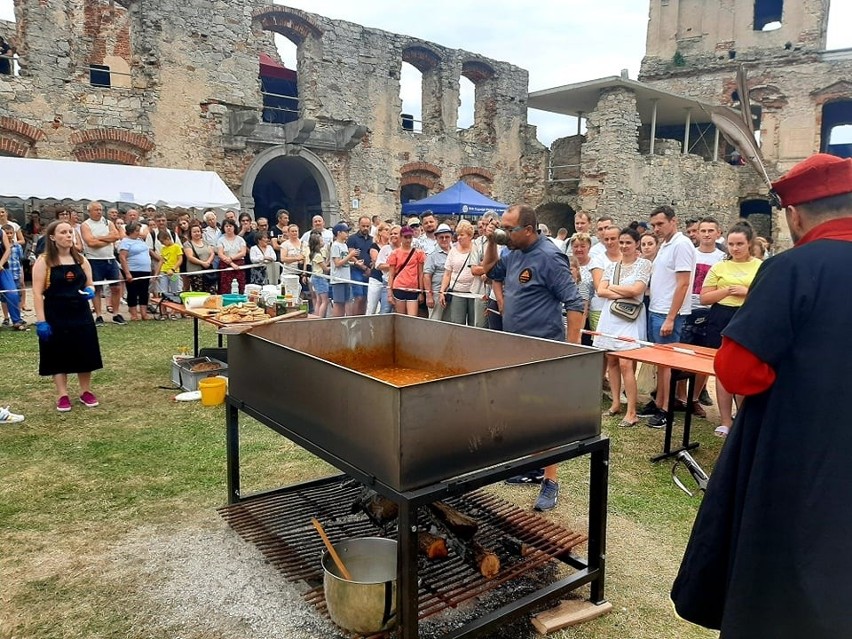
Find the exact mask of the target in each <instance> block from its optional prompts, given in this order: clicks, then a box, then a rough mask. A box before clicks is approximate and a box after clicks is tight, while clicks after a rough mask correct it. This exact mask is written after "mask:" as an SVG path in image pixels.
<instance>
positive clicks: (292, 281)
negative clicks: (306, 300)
mask: <svg viewBox="0 0 852 639" xmlns="http://www.w3.org/2000/svg"><path fill="white" fill-rule="evenodd" d="M281 288H282V293H283V294H284V296H285V297H286V296H288V295H289V296H290V297H291V298H292V299H294V300H295V299H298V298H299V293H301V292H302V285H301V284H300V283H299V276H298V275H282V276H281Z"/></svg>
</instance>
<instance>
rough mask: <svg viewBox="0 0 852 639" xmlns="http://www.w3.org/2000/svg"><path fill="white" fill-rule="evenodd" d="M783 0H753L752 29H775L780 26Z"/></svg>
mask: <svg viewBox="0 0 852 639" xmlns="http://www.w3.org/2000/svg"><path fill="white" fill-rule="evenodd" d="M783 17H784V0H754V30H755V31H775V30H776V29H780V28H781V26H782V25H781V22H782V18H783Z"/></svg>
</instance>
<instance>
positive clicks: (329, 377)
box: [228, 315, 603, 491]
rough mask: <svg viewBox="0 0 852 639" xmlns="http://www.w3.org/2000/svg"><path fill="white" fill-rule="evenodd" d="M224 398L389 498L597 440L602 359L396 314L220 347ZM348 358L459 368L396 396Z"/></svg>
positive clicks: (316, 323) (286, 326)
mask: <svg viewBox="0 0 852 639" xmlns="http://www.w3.org/2000/svg"><path fill="white" fill-rule="evenodd" d="M228 346H229V348H228V362H229V367H230V387H229V394H230V396H231V398H232V399H234V400H236V401H238V402H243V403H245V404H246V405H247V406H250V407H251V408H253V409H254V410H257V411H259V412H260V413H262V414H264V415H267V416H269V417H271V418H272V419H274V420H275V421H277V422H279V423H282V424H284V425H285V426H287V427H288V428H290V429H291V430H294V431H296V432H297V433H298V434H299V435H301V436H303V437H305V438H308V439H309V440H310V441H312V442H313V443H315V444H317V445H319V446H321V447H322V448H324V449H325V450H327V451H330V452H331V453H333V454H334V455H336V456H338V457H340V458H342V459H344V460H346V461H348V462H349V463H350V464H352V465H354V466H356V467H357V468H359V469H361V470H362V471H364V472H365V473H366V474H368V475H372V476H374V477H376V478H377V479H378V480H380V481H382V482H384V483H385V484H387V485H389V486H391V487H393V488H394V489H396V490H400V491H404V490H412V489H415V488H419V487H422V486H425V485H428V484H431V483H434V482H437V481H441V480H444V479H448V478H451V477H455V476H458V475H461V474H464V473H467V472H471V471H474V470H479V469H482V468H485V467H488V466H491V465H494V464H498V463H501V462H505V461H508V460H512V459H516V458H518V457H522V456H524V455H528V454H531V453H535V452H539V451H542V450H545V449H547V448H550V447H553V446H556V445H560V444H566V443H570V442H573V441H577V440H581V439H586V438H589V437H593V436H595V435H598V434H600V397H601V369H602V364H603V352H602V351H598V350H596V349H591V348H585V347H582V346H575V345H571V344H566V343H562V342H553V341H550V340H542V339H537V338H531V337H523V336H520V335H512V334H509V333H499V332H494V331H489V330H484V329H476V328H470V327H467V326H459V325H456V324H449V323H447V322H436V321H433V320H426V319H420V318H415V317H406V316H401V315H378V316H365V317H352V318H341V319H322V320H302V321H299V322H288V323H280V324H272V325H268V326H262V327H258V328H256V329H254V330H253V331H252V332H250V333H246V334H243V335H235V336H232V337H230V338H229V341H228ZM341 354H344V355H346V356H347V357H348V359H349V360H351V364H352V365H354V366H355V368H357V364H358V361H359V360H361V359H364V360H369V361H371V362H373V363H376V362H378V361H379V360H383V361H384V362H385V363H386V364H387V365H396V366H405V367H411V368H427V369H428V368H430V367H434V368H438V369H441V370H446V369H452V370H463V371H467V372H465V373H463V374H457V375H451V376H449V377H445V378H442V379H437V380H434V381H430V382H423V383H419V384H413V385H410V386H403V387H397V386H394V385H392V384H389V383H386V382H383V381H379V380H377V379H374V378H372V377H370V376H368V375H365V374H363V373H359V372H358V371H357V370H354V369H353V368H350V367H347V366H342V365H340V364H336V363H334V362H332V361H329V358H332V359H337V360H338V361H339V360H340V357H341Z"/></svg>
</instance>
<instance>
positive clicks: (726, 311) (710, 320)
mask: <svg viewBox="0 0 852 639" xmlns="http://www.w3.org/2000/svg"><path fill="white" fill-rule="evenodd" d="M738 310H740V307H739V306H724V305H722V304H713V306H711V307H710V315H709V316H708V317H707V338H706V342H707V343H706V344H705V346H708V347H710V348H719V347H721V346H722V331H724V330H725V328H726V327H727V326H728V324H729V323H730V322H731V320H732V319H733V318H734V314H736V312H737V311H738Z"/></svg>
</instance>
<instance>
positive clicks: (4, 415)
mask: <svg viewBox="0 0 852 639" xmlns="http://www.w3.org/2000/svg"><path fill="white" fill-rule="evenodd" d="M22 421H24V416H23V415H17V414H15V413H13V412H12V411H10V410H9V407H8V406H6V408H0V424H17V423H18V422H22Z"/></svg>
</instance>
